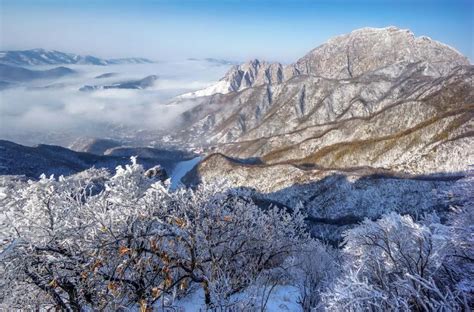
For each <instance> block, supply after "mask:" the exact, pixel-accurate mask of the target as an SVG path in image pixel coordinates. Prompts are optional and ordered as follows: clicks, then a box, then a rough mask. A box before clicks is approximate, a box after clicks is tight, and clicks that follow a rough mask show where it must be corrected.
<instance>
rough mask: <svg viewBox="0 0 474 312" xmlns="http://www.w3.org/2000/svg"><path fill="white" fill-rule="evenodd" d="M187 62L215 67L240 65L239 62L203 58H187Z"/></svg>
mask: <svg viewBox="0 0 474 312" xmlns="http://www.w3.org/2000/svg"><path fill="white" fill-rule="evenodd" d="M188 61H193V62H194V61H196V62H198V61H205V62H208V63H211V64H215V65H238V64H240V62H236V61H229V60H224V59H216V58H212V57H207V58H203V59H198V58H194V57H190V58H188Z"/></svg>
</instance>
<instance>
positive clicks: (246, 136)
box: [179, 27, 474, 192]
mask: <svg viewBox="0 0 474 312" xmlns="http://www.w3.org/2000/svg"><path fill="white" fill-rule="evenodd" d="M473 77H474V67H473V66H472V65H470V64H469V61H468V60H467V59H466V58H465V57H464V56H462V55H461V54H459V53H458V52H457V51H455V50H454V49H452V48H450V47H448V46H446V45H444V44H441V43H439V42H436V41H434V40H431V39H429V38H427V37H418V38H417V37H415V36H414V35H413V33H411V32H409V31H407V30H401V29H397V28H394V27H389V28H383V29H373V28H365V29H361V30H357V31H354V32H352V33H350V34H347V35H343V36H339V37H336V38H334V39H331V40H329V41H328V42H327V43H326V44H323V45H322V46H320V47H318V48H316V49H314V50H312V51H311V52H310V53H308V54H307V55H306V56H304V57H303V58H301V59H300V60H298V61H297V62H296V63H295V64H290V65H288V66H282V65H280V64H267V63H265V62H260V61H251V62H249V63H247V64H245V65H241V66H239V67H234V68H233V69H232V70H231V71H229V73H228V74H227V75H226V76H225V77H224V78H223V79H222V80H221V81H220V82H218V83H219V84H221V85H226V86H229V87H228V89H227V91H226V92H220V93H219V94H213V95H210V96H205V97H197V98H196V97H195V98H193V100H194V101H198V102H199V103H200V104H199V105H197V106H196V107H194V108H193V109H192V110H191V111H189V112H186V113H185V114H184V115H183V120H184V122H185V123H186V124H189V123H191V124H192V127H187V128H183V129H182V131H181V132H180V133H179V135H180V136H181V138H182V139H183V140H184V141H187V142H188V143H191V144H193V143H194V144H195V145H204V146H207V147H210V148H212V150H213V151H216V152H220V153H221V154H215V155H213V156H211V157H208V158H207V159H206V160H204V161H203V163H201V164H200V166H199V168H198V170H197V171H196V172H195V177H196V176H201V177H204V178H210V177H215V176H227V177H228V178H230V179H235V181H236V183H237V184H238V185H245V186H250V187H256V188H257V189H260V190H262V191H267V192H268V191H275V190H277V189H280V188H283V187H288V186H290V185H292V184H294V183H304V182H310V181H313V180H314V179H319V178H318V175H321V174H323V175H324V174H325V173H324V172H328V171H330V170H339V171H341V172H347V171H354V170H356V171H360V170H363V171H368V172H369V173H374V172H375V173H377V172H380V171H383V172H394V173H397V172H398V173H401V172H403V173H408V174H434V173H440V172H443V173H447V172H457V171H462V170H466V169H467V166H468V165H469V164H473V163H474V151H473V146H474V139H473V137H474V129H473V126H474V123H473V116H474V87H473V86H474V84H473ZM196 93H197V94H198V93H199V91H198V92H196ZM196 142H197V143H196ZM223 155H226V156H223ZM229 157H230V158H229ZM235 158H240V159H242V158H243V159H247V158H258V160H259V163H258V164H254V165H251V164H249V163H248V162H247V163H245V164H242V163H241V162H238V161H235ZM231 168H232V170H231Z"/></svg>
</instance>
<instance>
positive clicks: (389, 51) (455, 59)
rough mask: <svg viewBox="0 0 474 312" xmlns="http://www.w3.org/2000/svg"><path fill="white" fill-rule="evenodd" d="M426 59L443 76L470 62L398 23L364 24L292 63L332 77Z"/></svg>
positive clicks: (450, 49) (352, 74)
mask: <svg viewBox="0 0 474 312" xmlns="http://www.w3.org/2000/svg"><path fill="white" fill-rule="evenodd" d="M417 62H423V63H427V64H428V66H429V67H430V68H432V69H433V73H432V75H437V76H442V75H445V74H447V73H448V72H450V71H451V70H452V69H453V68H454V67H456V66H459V65H469V61H468V59H467V58H466V57H464V56H463V55H461V54H460V53H459V52H458V51H456V50H455V49H453V48H451V47H449V46H447V45H445V44H442V43H440V42H437V41H435V40H432V39H430V38H428V37H425V36H422V37H415V35H414V34H413V33H412V32H411V31H410V30H407V29H399V28H397V27H393V26H391V27H386V28H362V29H358V30H354V31H353V32H351V33H349V34H346V35H341V36H337V37H335V38H333V39H330V40H329V41H327V42H326V43H325V44H323V45H321V46H319V47H317V48H315V49H314V50H312V51H310V52H309V53H308V54H307V55H305V56H304V57H302V58H301V59H299V60H298V61H297V62H296V64H294V65H292V66H294V67H295V69H296V70H297V71H298V72H300V73H303V74H309V75H315V76H321V77H325V78H331V79H347V78H353V77H358V76H360V75H362V74H364V73H369V72H372V71H375V70H378V69H382V68H386V67H389V66H394V65H397V64H400V63H405V64H409V63H417Z"/></svg>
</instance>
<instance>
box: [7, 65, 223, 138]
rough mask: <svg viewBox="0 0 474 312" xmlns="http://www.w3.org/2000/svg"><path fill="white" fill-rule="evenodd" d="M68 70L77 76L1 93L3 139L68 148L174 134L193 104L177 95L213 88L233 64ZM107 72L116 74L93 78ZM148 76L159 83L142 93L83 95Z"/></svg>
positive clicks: (123, 91) (116, 91)
mask: <svg viewBox="0 0 474 312" xmlns="http://www.w3.org/2000/svg"><path fill="white" fill-rule="evenodd" d="M52 67H54V66H49V67H45V66H35V67H34V68H33V69H47V68H52ZM67 67H68V68H71V69H73V70H75V71H77V74H75V75H73V76H68V77H65V78H59V79H55V80H47V81H44V80H41V81H37V80H35V81H34V82H31V83H26V84H23V85H21V86H17V87H15V88H9V89H5V90H3V91H0V138H1V139H7V140H11V141H14V142H17V143H21V144H26V145H35V144H38V143H46V144H59V145H63V146H68V145H70V144H71V143H72V142H73V141H74V140H75V139H77V138H81V137H97V138H115V139H120V136H133V135H134V133H138V132H140V131H143V130H147V131H154V130H157V131H161V132H166V131H169V132H172V131H173V126H174V125H176V123H177V122H179V116H180V114H181V113H182V112H184V111H185V110H188V109H190V108H191V107H192V105H194V104H193V103H191V102H180V103H179V104H176V103H173V97H175V96H177V95H180V94H183V93H186V92H190V91H195V90H198V89H202V88H204V87H207V86H209V85H210V84H212V83H214V82H215V81H217V80H218V79H220V78H221V77H222V76H223V75H224V74H225V72H226V71H227V70H228V69H229V67H230V65H222V64H215V63H212V62H208V61H205V60H202V61H201V60H183V61H170V62H158V63H154V64H137V65H135V64H134V65H109V66H91V65H72V66H69V65H68V66H67ZM104 73H115V74H116V75H115V76H113V77H110V78H103V79H96V78H95V77H97V76H98V75H101V74H104ZM149 75H157V76H158V79H157V80H156V81H155V84H154V85H153V86H152V87H150V88H147V89H143V90H132V89H103V90H95V91H89V92H84V91H79V88H81V87H83V86H84V85H110V84H112V83H117V82H123V81H130V80H138V79H142V78H144V77H146V76H149ZM119 130H120V131H119ZM127 131H128V132H127Z"/></svg>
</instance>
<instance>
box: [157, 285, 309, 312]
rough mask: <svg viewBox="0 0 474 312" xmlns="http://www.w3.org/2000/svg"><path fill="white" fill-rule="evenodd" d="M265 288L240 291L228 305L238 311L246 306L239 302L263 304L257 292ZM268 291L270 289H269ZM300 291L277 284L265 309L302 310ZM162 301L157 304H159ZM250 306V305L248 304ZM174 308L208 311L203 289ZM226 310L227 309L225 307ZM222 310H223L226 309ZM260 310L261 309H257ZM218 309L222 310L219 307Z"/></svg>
mask: <svg viewBox="0 0 474 312" xmlns="http://www.w3.org/2000/svg"><path fill="white" fill-rule="evenodd" d="M262 291H263V290H261V289H255V290H254V291H246V292H245V293H239V294H235V295H234V296H232V298H231V299H230V300H229V302H234V304H229V305H228V307H233V308H236V309H237V311H238V308H239V307H242V308H244V307H245V305H243V306H240V305H239V304H245V303H249V302H256V303H257V304H261V302H262V300H261V297H258V295H257V294H261V293H262ZM267 291H268V290H267ZM249 294H255V295H256V298H250V295H249ZM299 295H300V292H299V290H298V288H296V287H294V286H290V285H279V286H276V287H275V288H274V289H273V290H272V292H271V294H270V297H269V298H268V302H267V304H266V306H265V310H264V311H268V312H287V311H289V312H299V311H302V309H301V306H300V305H299V304H298V298H299ZM159 304H160V303H158V304H157V306H159ZM247 307H248V306H247ZM173 308H176V309H177V311H180V312H198V311H199V312H200V311H206V306H205V304H204V293H203V291H202V289H199V290H198V291H196V292H194V293H192V294H191V295H189V296H187V297H185V298H183V299H181V300H179V301H175V302H174V304H173ZM224 310H225V309H224ZM224 310H222V311H224ZM257 310H258V311H260V309H257ZM217 311H220V310H219V309H217Z"/></svg>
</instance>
